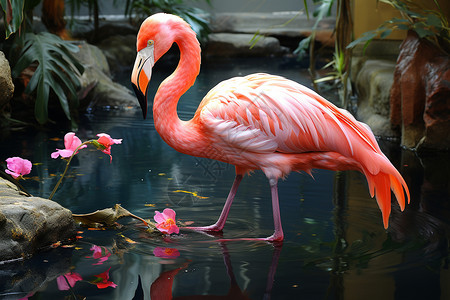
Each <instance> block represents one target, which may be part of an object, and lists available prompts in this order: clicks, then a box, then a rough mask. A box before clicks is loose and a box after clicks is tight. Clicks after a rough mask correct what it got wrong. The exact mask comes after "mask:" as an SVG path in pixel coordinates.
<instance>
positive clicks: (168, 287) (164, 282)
mask: <svg viewBox="0 0 450 300" xmlns="http://www.w3.org/2000/svg"><path fill="white" fill-rule="evenodd" d="M220 247H221V249H222V255H223V260H224V264H225V267H226V269H227V275H228V278H229V279H230V288H229V290H228V293H227V294H226V295H190V296H180V297H175V298H174V297H173V296H172V286H173V281H174V279H175V276H176V275H177V274H178V272H180V271H181V270H183V269H186V268H187V266H188V263H185V264H183V265H182V266H180V267H178V268H176V269H174V270H170V271H165V272H163V273H161V275H160V276H159V277H158V278H157V279H156V280H155V281H154V282H153V283H152V285H151V287H150V296H151V299H152V300H170V299H173V300H196V299H197V300H199V299H202V300H215V299H217V300H219V299H220V300H225V299H230V300H231V299H233V300H248V299H251V298H250V297H249V295H248V294H247V293H246V292H245V291H242V290H241V288H240V287H239V284H238V282H237V280H236V277H235V276H234V272H233V267H232V265H231V256H230V252H229V251H228V248H227V246H226V244H225V243H224V242H221V243H220ZM273 247H274V250H273V255H272V261H271V264H270V268H269V272H268V275H267V284H266V290H265V292H264V299H267V300H268V299H270V295H271V292H272V287H273V281H274V277H275V273H276V269H277V266H278V260H279V258H280V253H281V249H282V243H277V244H274V245H273Z"/></svg>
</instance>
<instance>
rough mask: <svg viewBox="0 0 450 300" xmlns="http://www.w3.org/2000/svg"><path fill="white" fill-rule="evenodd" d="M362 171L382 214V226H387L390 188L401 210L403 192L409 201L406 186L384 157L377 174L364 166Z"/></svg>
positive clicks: (389, 210)
mask: <svg viewBox="0 0 450 300" xmlns="http://www.w3.org/2000/svg"><path fill="white" fill-rule="evenodd" d="M362 171H363V173H364V175H365V176H366V179H367V182H368V184H369V192H370V195H371V196H372V198H373V197H374V196H375V198H376V199H377V203H378V207H379V208H380V210H381V213H382V215H383V225H384V228H388V226H389V215H390V214H391V190H392V192H393V193H394V195H395V198H396V199H397V202H398V205H399V206H400V209H401V210H402V211H403V210H404V209H405V192H406V198H407V201H408V204H409V202H410V194H409V189H408V186H407V185H406V182H405V180H404V179H403V177H402V176H401V175H400V173H399V172H398V171H397V169H395V167H394V166H393V165H392V164H391V163H390V162H389V161H388V160H387V159H386V158H384V161H383V162H382V166H381V168H380V172H378V173H377V174H373V173H371V172H369V171H368V170H367V169H366V168H364V167H363V170H362Z"/></svg>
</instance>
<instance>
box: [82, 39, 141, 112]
mask: <svg viewBox="0 0 450 300" xmlns="http://www.w3.org/2000/svg"><path fill="white" fill-rule="evenodd" d="M75 56H76V57H77V58H78V59H79V61H80V62H81V63H82V64H83V65H84V67H85V69H84V73H83V75H82V76H81V78H80V81H81V85H82V88H81V90H80V91H79V92H78V94H79V98H80V99H81V101H80V104H81V105H82V108H86V107H91V108H94V107H113V108H114V107H117V108H121V107H138V106H139V103H138V101H137V99H136V97H135V95H133V94H132V92H131V90H130V89H128V88H126V87H125V86H123V85H121V84H119V83H117V82H114V81H113V80H112V79H111V71H110V68H109V64H108V60H107V59H106V57H105V55H104V54H103V51H102V50H101V49H99V48H98V47H97V46H94V45H91V44H88V43H86V42H81V43H80V51H79V52H78V53H76V54H75Z"/></svg>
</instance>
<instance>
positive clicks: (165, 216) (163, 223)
mask: <svg viewBox="0 0 450 300" xmlns="http://www.w3.org/2000/svg"><path fill="white" fill-rule="evenodd" d="M175 215H176V213H175V211H174V210H173V209H170V208H166V209H164V210H163V212H162V213H160V212H159V211H155V216H154V217H153V219H155V221H156V223H157V224H156V228H158V229H159V231H161V232H163V233H167V234H171V233H179V232H180V229H179V228H178V226H177V225H176V223H175Z"/></svg>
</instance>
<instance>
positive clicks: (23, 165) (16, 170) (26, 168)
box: [5, 156, 32, 179]
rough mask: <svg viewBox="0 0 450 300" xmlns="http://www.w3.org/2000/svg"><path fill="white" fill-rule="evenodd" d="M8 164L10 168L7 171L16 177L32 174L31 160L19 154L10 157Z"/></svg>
mask: <svg viewBox="0 0 450 300" xmlns="http://www.w3.org/2000/svg"><path fill="white" fill-rule="evenodd" d="M6 165H7V168H8V169H6V170H5V172H6V173H8V174H9V175H11V176H12V177H14V179H17V178H19V177H22V176H23V175H27V174H30V172H31V166H32V165H31V161H29V160H28V159H23V158H20V157H17V156H16V157H10V158H8V159H7V160H6Z"/></svg>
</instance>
